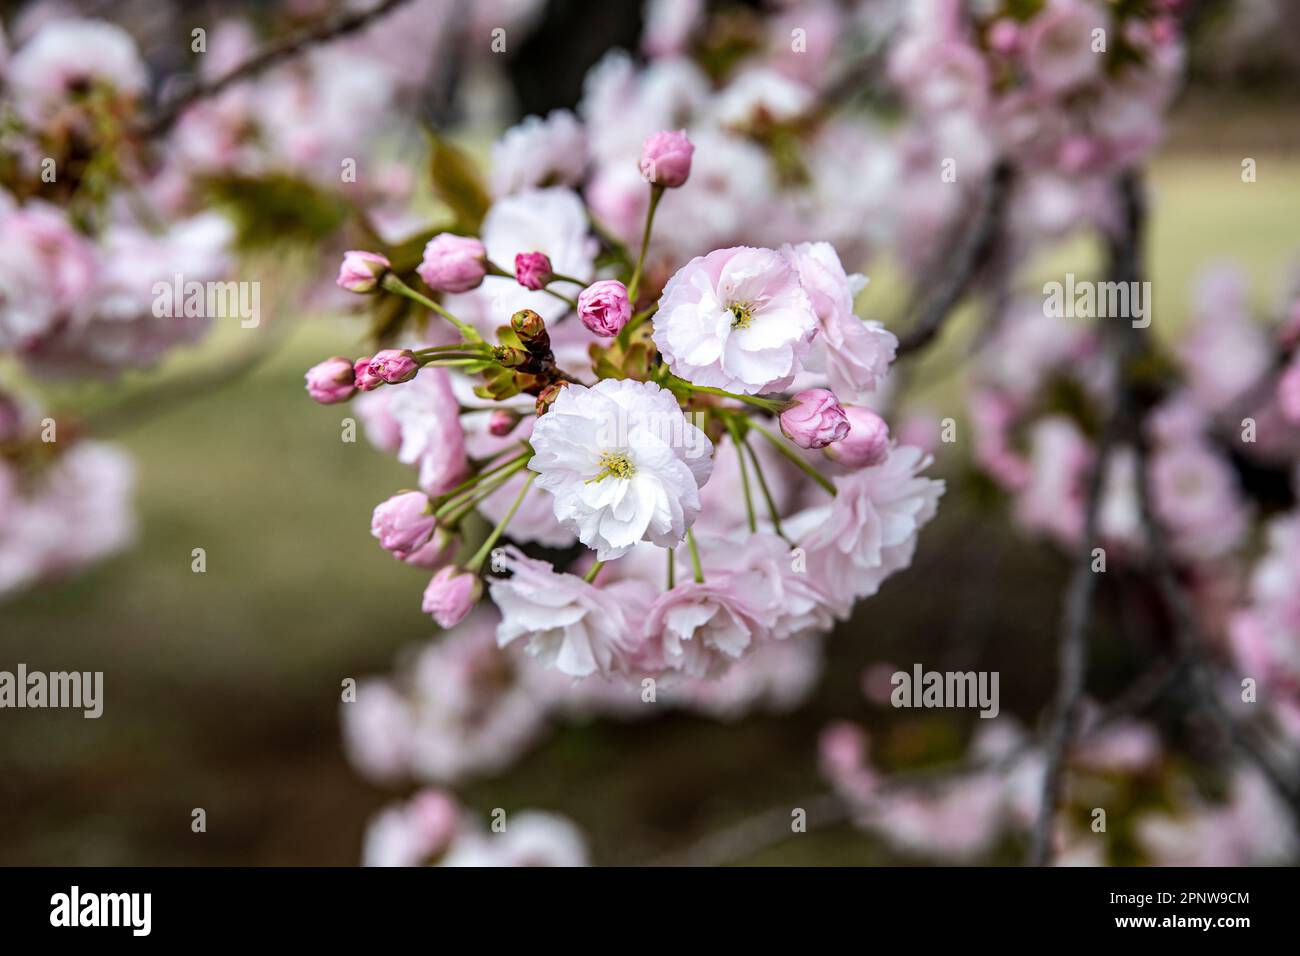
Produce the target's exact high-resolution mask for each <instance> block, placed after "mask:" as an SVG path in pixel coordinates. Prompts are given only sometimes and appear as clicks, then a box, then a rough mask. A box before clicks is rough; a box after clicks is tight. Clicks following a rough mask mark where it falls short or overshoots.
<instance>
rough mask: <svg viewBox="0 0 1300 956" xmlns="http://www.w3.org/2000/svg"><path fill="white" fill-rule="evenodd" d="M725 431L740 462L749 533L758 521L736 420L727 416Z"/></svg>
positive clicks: (755, 529)
mask: <svg viewBox="0 0 1300 956" xmlns="http://www.w3.org/2000/svg"><path fill="white" fill-rule="evenodd" d="M727 431H728V432H730V433H731V443H732V444H733V445H735V446H736V461H738V462H740V484H741V487H742V488H744V489H745V517H746V518H747V519H748V520H749V533H750V534H754V533H755V532H756V531H758V521H757V520H756V519H755V518H754V496H753V494H752V493H751V492H750V490H749V466H748V465H746V464H745V449H744V442H743V441H742V439H741V437H740V429H739V428H738V427H737V426H736V420H735V419H734V418H732V417H731V416H730V415H728V416H727Z"/></svg>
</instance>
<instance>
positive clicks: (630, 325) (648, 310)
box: [618, 302, 659, 349]
mask: <svg viewBox="0 0 1300 956" xmlns="http://www.w3.org/2000/svg"><path fill="white" fill-rule="evenodd" d="M658 311H659V303H658V302H656V303H654V304H653V305H648V306H646V307H645V308H644V309H642V310H641V311H640V312H638V313H637V314H636V315H634V316H632V318H630V319H628V322H627V325H625V326H623V328H622V329H621V330H620V331H619V333H618V344H619V347H620V348H623V349H626V348H627V343H628V342H630V341H631V340H632V333H633V332H635V331H636V330H637V328H638V327H639V326H640V325H641V323H642V322H644V321H645V320H646V319H648V318H650V316H652V315H654V314H655V313H656V312H658Z"/></svg>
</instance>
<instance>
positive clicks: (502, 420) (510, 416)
mask: <svg viewBox="0 0 1300 956" xmlns="http://www.w3.org/2000/svg"><path fill="white" fill-rule="evenodd" d="M518 424H519V416H518V415H517V414H516V413H514V412H512V411H510V410H509V409H506V408H496V409H493V410H492V414H491V415H489V416H488V432H489V433H490V434H492V435H493V436H495V437H497V438H504V437H505V436H506V435H509V434H510V433H511V432H512V431H514V430H515V426H516V425H518Z"/></svg>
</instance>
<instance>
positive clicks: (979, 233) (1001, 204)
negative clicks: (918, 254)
mask: <svg viewBox="0 0 1300 956" xmlns="http://www.w3.org/2000/svg"><path fill="white" fill-rule="evenodd" d="M1011 178H1012V172H1011V164H1010V163H1008V162H1006V161H1002V162H999V163H998V164H997V165H996V166H995V167H994V168H993V171H992V172H991V173H990V174H989V177H988V180H987V182H986V183H985V184H984V188H983V189H982V190H981V195H980V205H979V209H978V210H977V211H976V213H975V220H974V222H972V223H971V224H970V225H969V226H968V227H967V228H966V230H965V232H964V234H963V235H962V236H961V238H960V240H959V241H958V243H957V244H956V246H955V248H954V249H953V251H952V253H951V254H950V255H949V256H945V257H944V259H945V261H943V262H942V263H941V265H942V269H941V270H940V271H941V273H942V274H941V276H940V277H939V278H938V280H937V286H938V288H937V290H936V291H935V292H934V293H933V294H932V295H930V296H929V298H928V299H927V300H925V302H924V304H923V305H922V307H921V311H920V316H919V317H918V318H917V320H916V322H915V323H914V324H913V326H912V327H911V328H910V329H909V330H908V331H907V332H905V333H903V334H902V335H901V336H899V340H898V354H899V355H908V354H911V353H913V352H917V351H919V350H921V349H923V348H925V346H927V345H929V344H930V342H931V341H933V339H934V338H935V337H936V336H937V335H938V334H939V332H940V331H942V329H943V326H944V324H945V323H946V322H947V321H948V317H949V316H950V315H951V314H952V311H953V309H954V308H956V306H957V303H958V302H960V301H961V298H962V296H963V295H964V294H965V293H966V290H967V288H968V287H969V286H970V283H971V281H972V280H973V279H974V278H975V276H976V274H977V273H978V272H979V270H980V269H981V268H982V267H983V266H984V264H985V263H986V262H987V261H988V260H989V258H990V256H991V254H992V253H993V251H994V249H995V248H996V246H997V240H998V234H999V233H1000V232H1001V230H1002V219H1003V213H1004V211H1005V209H1006V205H1007V194H1008V193H1009V192H1010V189H1011Z"/></svg>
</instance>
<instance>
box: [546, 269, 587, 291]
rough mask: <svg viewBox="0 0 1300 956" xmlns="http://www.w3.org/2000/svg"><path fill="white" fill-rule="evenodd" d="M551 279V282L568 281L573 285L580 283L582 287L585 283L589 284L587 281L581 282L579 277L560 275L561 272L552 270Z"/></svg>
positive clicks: (585, 285)
mask: <svg viewBox="0 0 1300 956" xmlns="http://www.w3.org/2000/svg"><path fill="white" fill-rule="evenodd" d="M551 281H552V282H568V283H571V284H573V285H580V286H582V287H583V288H586V287H587V285H589V283H586V282H583V281H582V280H581V279H575V278H574V277H573V276H566V275H561V274H560V273H558V272H552V273H551Z"/></svg>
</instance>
